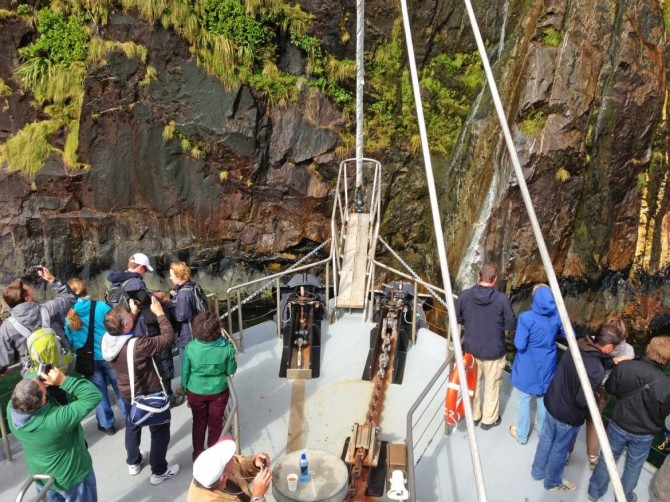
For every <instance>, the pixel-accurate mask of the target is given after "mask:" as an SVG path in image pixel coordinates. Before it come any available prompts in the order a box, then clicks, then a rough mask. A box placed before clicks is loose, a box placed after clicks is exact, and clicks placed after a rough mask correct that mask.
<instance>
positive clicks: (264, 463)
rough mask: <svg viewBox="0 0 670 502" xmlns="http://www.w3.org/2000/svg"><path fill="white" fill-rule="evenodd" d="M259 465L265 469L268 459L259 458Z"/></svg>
mask: <svg viewBox="0 0 670 502" xmlns="http://www.w3.org/2000/svg"><path fill="white" fill-rule="evenodd" d="M261 465H262V466H263V467H262V469H267V467H268V459H267V458H265V457H263V458H261Z"/></svg>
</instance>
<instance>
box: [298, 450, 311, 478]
mask: <svg viewBox="0 0 670 502" xmlns="http://www.w3.org/2000/svg"><path fill="white" fill-rule="evenodd" d="M308 481H309V471H308V470H307V454H306V453H303V454H301V455H300V482H301V483H307V482H308Z"/></svg>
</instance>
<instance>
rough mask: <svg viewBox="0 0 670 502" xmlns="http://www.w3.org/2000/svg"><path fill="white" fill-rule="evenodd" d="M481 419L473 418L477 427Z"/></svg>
mask: <svg viewBox="0 0 670 502" xmlns="http://www.w3.org/2000/svg"><path fill="white" fill-rule="evenodd" d="M481 421H482V419H481V418H480V419H479V420H473V422H474V423H475V427H477V426H478V425H479V422H481Z"/></svg>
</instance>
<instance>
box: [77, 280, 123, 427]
mask: <svg viewBox="0 0 670 502" xmlns="http://www.w3.org/2000/svg"><path fill="white" fill-rule="evenodd" d="M67 284H68V286H70V288H71V289H72V291H74V292H75V294H77V295H78V296H79V298H78V299H77V301H76V303H75V304H74V306H73V307H72V308H71V309H70V311H69V312H68V314H67V317H66V319H65V335H66V336H67V339H68V341H69V342H70V345H71V346H72V348H73V349H75V350H77V349H81V348H84V347H85V346H86V343H87V340H88V336H89V328H90V325H91V313H93V333H92V334H93V340H92V342H93V347H92V353H91V354H90V356H86V357H91V366H92V368H91V370H92V373H89V374H84V376H85V377H86V378H87V379H88V380H90V381H91V382H92V383H93V385H95V386H96V387H97V388H98V390H99V391H100V393H101V394H102V401H101V402H100V404H99V405H98V406H97V407H96V408H95V417H96V419H97V421H98V430H99V431H101V432H104V433H105V434H108V435H110V436H112V435H114V434H116V427H115V422H116V419H115V418H114V410H112V403H111V402H110V401H109V393H108V390H107V386H108V385H109V384H111V385H112V389H113V390H114V394H116V404H117V406H118V407H119V409H120V410H121V413H122V414H123V415H124V416H125V414H126V410H125V408H124V407H123V399H122V398H121V393H120V392H119V386H118V384H117V381H116V372H115V371H114V369H113V368H112V366H111V365H110V364H109V362H107V361H105V359H104V358H103V357H102V351H101V348H100V344H101V342H102V337H103V335H104V334H105V332H106V331H107V330H106V328H105V314H107V312H109V311H110V307H109V305H107V304H106V303H105V302H102V301H96V302H94V301H92V300H91V299H90V298H89V297H88V296H87V293H86V284H84V281H82V280H81V279H79V278H73V279H70V280H69V281H68V282H67ZM82 357H84V356H83V355H82V353H81V351H79V352H78V353H77V368H80V367H81V366H80V361H79V360H80V359H81V358H82ZM79 371H80V372H81V369H79Z"/></svg>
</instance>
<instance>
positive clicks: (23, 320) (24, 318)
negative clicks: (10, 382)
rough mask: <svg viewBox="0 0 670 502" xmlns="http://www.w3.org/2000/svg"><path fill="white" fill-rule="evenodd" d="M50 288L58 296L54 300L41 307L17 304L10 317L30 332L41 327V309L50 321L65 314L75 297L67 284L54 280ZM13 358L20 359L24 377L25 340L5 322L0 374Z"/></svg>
mask: <svg viewBox="0 0 670 502" xmlns="http://www.w3.org/2000/svg"><path fill="white" fill-rule="evenodd" d="M51 287H52V288H53V290H54V291H55V292H56V294H57V295H58V296H57V297H56V298H54V299H53V300H49V301H46V302H44V303H43V304H41V305H40V304H39V303H37V302H34V301H33V302H23V303H19V304H18V305H16V306H15V307H14V308H13V309H12V310H11V311H10V315H11V316H12V317H13V318H14V319H16V320H17V321H18V322H19V323H20V324H21V325H23V326H24V327H25V328H26V329H28V330H29V331H31V332H32V331H35V330H36V329H38V328H41V327H42V314H41V309H43V310H45V311H46V312H47V313H48V314H49V318H50V319H52V320H53V318H54V317H56V316H58V315H59V314H65V313H66V312H67V311H68V310H70V307H72V305H74V302H75V301H76V300H77V296H76V295H75V294H74V293H73V292H72V290H71V289H70V287H69V286H68V285H67V284H63V283H61V282H60V281H59V280H54V281H53V283H52V284H51ZM66 344H67V343H66ZM15 356H18V357H19V358H20V361H21V364H22V369H21V373H22V374H23V375H25V374H26V373H27V371H28V370H27V367H28V361H29V357H28V348H27V347H26V338H25V337H24V336H23V335H22V334H21V333H19V332H18V331H16V329H14V326H12V324H11V323H10V322H7V321H5V322H3V323H2V326H0V374H2V373H4V372H5V371H6V370H7V366H9V365H10V364H12V362H13V360H14V357H15Z"/></svg>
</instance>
